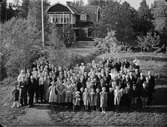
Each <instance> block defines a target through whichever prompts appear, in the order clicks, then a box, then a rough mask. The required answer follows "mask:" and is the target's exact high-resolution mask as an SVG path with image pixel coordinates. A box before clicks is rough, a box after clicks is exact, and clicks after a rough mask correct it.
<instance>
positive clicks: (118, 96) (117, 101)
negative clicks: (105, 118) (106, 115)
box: [114, 84, 123, 108]
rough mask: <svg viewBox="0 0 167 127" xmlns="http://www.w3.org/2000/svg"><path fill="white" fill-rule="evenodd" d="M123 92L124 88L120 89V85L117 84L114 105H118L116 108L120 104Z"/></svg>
mask: <svg viewBox="0 0 167 127" xmlns="http://www.w3.org/2000/svg"><path fill="white" fill-rule="evenodd" d="M122 93H123V91H122V89H120V86H119V85H118V84H117V85H116V87H115V90H114V105H115V106H116V108H118V107H119V106H120V101H121V97H122Z"/></svg>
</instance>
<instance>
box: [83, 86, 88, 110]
mask: <svg viewBox="0 0 167 127" xmlns="http://www.w3.org/2000/svg"><path fill="white" fill-rule="evenodd" d="M83 102H84V107H85V110H88V107H89V93H88V89H87V88H85V91H84V92H83Z"/></svg>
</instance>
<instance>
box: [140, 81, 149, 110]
mask: <svg viewBox="0 0 167 127" xmlns="http://www.w3.org/2000/svg"><path fill="white" fill-rule="evenodd" d="M141 98H142V104H143V108H145V107H146V105H147V101H148V86H147V83H146V82H144V83H143V87H142V92H141Z"/></svg>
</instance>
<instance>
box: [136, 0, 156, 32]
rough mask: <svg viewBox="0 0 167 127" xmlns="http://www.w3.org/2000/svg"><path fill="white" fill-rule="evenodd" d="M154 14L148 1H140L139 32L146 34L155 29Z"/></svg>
mask: <svg viewBox="0 0 167 127" xmlns="http://www.w3.org/2000/svg"><path fill="white" fill-rule="evenodd" d="M152 20H153V15H152V14H151V10H150V9H149V6H148V5H147V3H146V0H143V1H142V2H141V3H140V7H139V10H138V20H137V27H136V28H137V30H136V31H137V32H138V34H142V35H146V34H147V32H149V31H150V30H153V23H152Z"/></svg>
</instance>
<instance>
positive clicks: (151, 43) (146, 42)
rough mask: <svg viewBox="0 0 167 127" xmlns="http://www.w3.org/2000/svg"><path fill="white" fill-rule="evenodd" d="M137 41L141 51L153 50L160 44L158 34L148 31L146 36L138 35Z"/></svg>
mask: <svg viewBox="0 0 167 127" xmlns="http://www.w3.org/2000/svg"><path fill="white" fill-rule="evenodd" d="M137 43H138V46H139V47H140V49H141V51H154V50H157V49H158V48H159V46H160V36H159V35H157V34H156V33H151V32H149V33H147V35H146V36H138V37H137Z"/></svg>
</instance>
